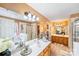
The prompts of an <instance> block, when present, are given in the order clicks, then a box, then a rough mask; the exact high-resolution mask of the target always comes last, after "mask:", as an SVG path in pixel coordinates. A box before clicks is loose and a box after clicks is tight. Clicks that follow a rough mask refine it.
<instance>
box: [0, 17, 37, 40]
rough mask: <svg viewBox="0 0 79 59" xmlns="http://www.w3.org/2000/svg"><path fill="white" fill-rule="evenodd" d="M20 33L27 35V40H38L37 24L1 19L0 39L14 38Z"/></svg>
mask: <svg viewBox="0 0 79 59" xmlns="http://www.w3.org/2000/svg"><path fill="white" fill-rule="evenodd" d="M20 33H25V34H27V37H26V40H27V41H29V40H32V39H36V38H37V23H28V22H21V21H16V20H13V19H7V18H0V38H6V37H8V38H13V37H15V36H18V35H19V34H20Z"/></svg>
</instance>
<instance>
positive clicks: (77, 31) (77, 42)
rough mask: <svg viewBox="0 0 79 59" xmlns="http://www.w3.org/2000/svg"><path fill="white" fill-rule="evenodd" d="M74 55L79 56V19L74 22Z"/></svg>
mask: <svg viewBox="0 0 79 59" xmlns="http://www.w3.org/2000/svg"><path fill="white" fill-rule="evenodd" d="M72 28H73V35H72V39H73V55H75V56H79V19H77V20H76V21H74V22H73V27H72Z"/></svg>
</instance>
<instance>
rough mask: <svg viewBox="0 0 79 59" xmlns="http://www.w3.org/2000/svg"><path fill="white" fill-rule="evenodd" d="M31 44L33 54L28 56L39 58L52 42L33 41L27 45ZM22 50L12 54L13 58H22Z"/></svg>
mask: <svg viewBox="0 0 79 59" xmlns="http://www.w3.org/2000/svg"><path fill="white" fill-rule="evenodd" d="M27 43H29V47H30V48H31V49H32V53H31V54H29V55H27V56H38V55H39V54H40V53H41V52H42V51H43V50H44V49H45V48H46V47H47V46H48V45H49V44H50V43H51V42H50V41H46V42H45V41H43V40H41V39H40V40H36V39H34V40H31V41H29V42H26V44H27ZM20 52H21V50H17V51H15V52H14V53H12V55H11V56H21V54H20Z"/></svg>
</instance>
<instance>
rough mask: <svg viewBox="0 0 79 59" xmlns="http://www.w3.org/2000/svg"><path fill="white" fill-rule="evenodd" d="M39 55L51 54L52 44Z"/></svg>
mask: <svg viewBox="0 0 79 59" xmlns="http://www.w3.org/2000/svg"><path fill="white" fill-rule="evenodd" d="M38 56H50V44H49V45H48V46H47V47H46V48H45V49H44V50H43V51H42V52H41V53H40V54H39V55H38Z"/></svg>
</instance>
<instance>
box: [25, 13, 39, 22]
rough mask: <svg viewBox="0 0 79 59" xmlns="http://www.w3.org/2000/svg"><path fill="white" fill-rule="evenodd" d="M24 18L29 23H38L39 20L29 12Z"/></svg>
mask: <svg viewBox="0 0 79 59" xmlns="http://www.w3.org/2000/svg"><path fill="white" fill-rule="evenodd" d="M24 18H25V19H28V20H29V21H38V20H39V17H38V16H36V15H32V14H31V12H30V11H29V12H25V13H24Z"/></svg>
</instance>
